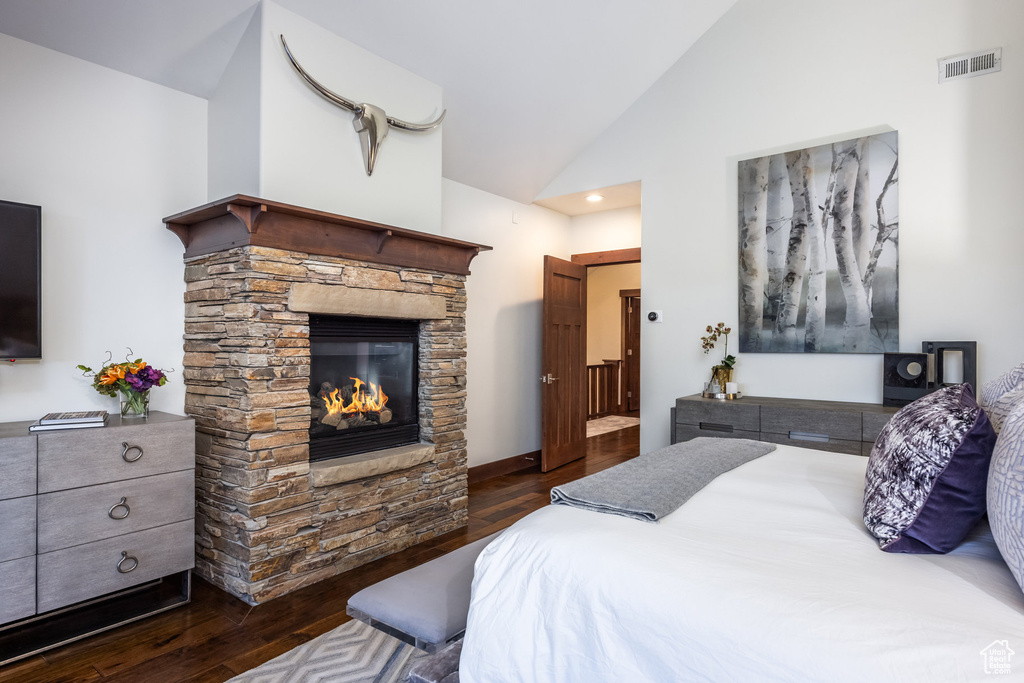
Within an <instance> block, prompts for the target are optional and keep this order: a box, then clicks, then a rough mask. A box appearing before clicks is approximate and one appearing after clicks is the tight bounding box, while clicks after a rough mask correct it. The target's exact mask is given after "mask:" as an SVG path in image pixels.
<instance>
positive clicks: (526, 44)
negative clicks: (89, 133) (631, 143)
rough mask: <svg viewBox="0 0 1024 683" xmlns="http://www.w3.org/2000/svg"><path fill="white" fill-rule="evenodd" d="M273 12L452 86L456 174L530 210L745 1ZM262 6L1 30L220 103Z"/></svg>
mask: <svg viewBox="0 0 1024 683" xmlns="http://www.w3.org/2000/svg"><path fill="white" fill-rule="evenodd" d="M275 1H276V2H277V3H278V4H279V5H281V6H283V7H285V8H286V9H289V10H291V11H293V12H295V13H296V14H299V15H301V16H303V17H305V18H307V19H309V20H311V21H313V22H315V23H317V24H320V25H321V26H323V27H325V28H326V29H328V30H330V31H332V32H333V33H335V34H337V35H339V36H341V37H342V38H345V39H347V40H349V41H351V42H353V43H355V44H357V45H359V46H361V47H363V48H365V49H367V50H369V51H370V52H373V53H374V54H376V55H378V56H380V57H383V58H385V59H387V60H389V61H391V62H394V63H395V64H398V65H399V66H401V67H403V68H405V69H407V70H409V71H411V72H413V73H415V74H417V75H419V76H421V77H423V78H426V79H427V80H429V81H432V82H434V83H436V84H438V85H440V86H441V87H442V88H443V90H444V102H445V107H446V108H447V109H448V116H447V118H446V119H445V122H444V142H443V173H444V176H445V177H447V178H450V179H452V180H455V181H457V182H460V183H464V184H466V185H470V186H472V187H476V188H479V189H482V190H486V191H488V192H492V193H494V194H497V195H501V196H504V197H508V198H510V199H514V200H517V201H520V202H524V203H527V202H530V201H532V200H533V199H534V198H536V197H537V195H538V194H539V193H540V192H541V191H542V190H543V189H544V187H546V186H547V184H548V183H549V182H550V181H551V180H553V179H554V178H555V177H556V176H557V175H558V173H559V172H560V171H561V170H562V169H564V168H565V166H566V165H568V164H569V162H570V161H572V159H573V158H575V157H576V156H577V155H578V154H579V153H580V152H582V151H583V150H584V149H585V148H586V147H587V145H589V144H590V143H591V142H592V141H593V140H594V139H596V138H597V137H598V136H599V135H600V134H601V132H602V131H604V130H605V129H606V128H607V127H608V126H609V125H610V124H611V123H612V122H614V121H615V119H617V118H618V117H619V116H620V115H621V114H622V113H623V112H624V111H625V110H626V109H627V108H629V106H630V105H631V104H632V103H633V102H634V101H636V99H637V98H638V97H639V96H640V95H641V94H642V93H643V92H644V91H645V90H647V89H648V88H649V87H650V86H651V85H652V84H653V83H654V82H655V81H656V80H657V79H658V78H659V77H660V76H661V75H662V74H663V73H664V72H665V71H666V70H667V69H668V68H669V67H670V66H671V65H672V64H674V63H675V62H676V61H677V60H678V59H679V58H680V57H681V56H682V55H683V53H684V52H686V50H687V49H689V48H690V46H691V45H693V43H694V42H695V41H696V40H697V39H699V38H700V36H701V35H702V34H703V33H704V32H705V31H707V29H708V28H709V27H710V26H711V25H712V24H713V23H714V22H715V21H717V20H718V19H719V18H720V17H721V16H722V14H724V13H725V12H726V11H727V10H728V9H729V8H730V7H731V6H732V5H733V4H734V3H735V2H736V0H486V1H483V2H482V1H481V0H443V1H437V2H425V1H424V0H275ZM257 4H258V3H257V0H2V2H0V33H6V34H8V35H11V36H14V37H16V38H21V39H23V40H27V41H29V42H32V43H36V44H38V45H42V46H44V47H48V48H51V49H54V50H58V51H60V52H64V53H66V54H69V55H72V56H75V57H79V58H81V59H85V60H88V61H90V62H95V63H96V64H100V65H103V66H106V67H109V68H111V69H116V70H117V71H121V72H124V73H128V74H131V75H134V76H138V77H140V78H144V79H146V80H149V81H153V82H156V83H160V84H162V85H166V86H168V87H171V88H175V89H178V90H182V91H185V92H188V93H191V94H193V95H197V96H199V97H208V96H209V95H210V93H211V92H212V91H213V89H214V88H215V87H216V85H217V82H218V81H219V79H220V77H221V74H222V73H223V71H224V68H225V66H226V65H227V63H228V60H229V59H230V57H231V55H232V53H233V52H234V50H235V47H236V46H237V44H238V41H239V40H240V39H241V36H242V33H243V32H244V30H245V27H246V25H247V24H248V22H249V19H250V18H251V17H252V15H253V13H254V12H255V10H256V5H257ZM40 87H46V84H45V83H41V84H40ZM353 97H356V98H358V94H354V95H353Z"/></svg>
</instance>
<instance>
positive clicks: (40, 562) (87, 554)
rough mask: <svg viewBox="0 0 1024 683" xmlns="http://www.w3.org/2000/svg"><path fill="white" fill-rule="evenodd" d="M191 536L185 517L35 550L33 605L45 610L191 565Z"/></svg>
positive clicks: (119, 588)
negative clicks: (39, 551)
mask: <svg viewBox="0 0 1024 683" xmlns="http://www.w3.org/2000/svg"><path fill="white" fill-rule="evenodd" d="M194 536H195V525H194V524H193V522H192V521H191V520H189V521H186V522H176V523H175V524H168V525H166V526H160V527H156V528H155V529H147V530H145V531H138V532H135V533H133V534H126V535H124V536H117V537H115V538H108V539H106V540H103V541H95V542H93V543H87V544H85V545H76V546H74V547H72V548H65V549H63V550H56V551H54V552H52V553H44V554H41V555H38V556H37V558H36V560H37V564H36V574H37V579H38V585H37V601H38V610H39V612H40V613H42V612H48V611H50V610H53V609H57V608H58V607H64V606H66V605H71V604H74V603H76V602H81V601H82V600H88V599H89V598H94V597H97V596H100V595H105V594H107V593H112V592H114V591H117V590H121V589H124V588H130V587H131V586H135V585H138V584H140V583H145V582H147V581H152V580H154V579H158V578H160V577H162V576H166V575H168V574H173V573H175V572H181V571H185V570H186V569H191V568H192V566H193V565H194V564H195V541H194ZM122 553H127V555H126V556H125V555H123V554H122ZM133 558H134V559H137V560H138V564H137V565H135V563H134V562H133ZM119 564H120V567H121V569H120V570H119V569H118V565H119ZM133 566H134V568H133ZM124 570H130V571H124Z"/></svg>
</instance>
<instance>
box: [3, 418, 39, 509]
mask: <svg viewBox="0 0 1024 683" xmlns="http://www.w3.org/2000/svg"><path fill="white" fill-rule="evenodd" d="M35 492H36V435H35V434H29V435H27V436H12V437H9V438H4V439H0V500H3V499H5V498H20V497H21V496H31V495H33V494H35Z"/></svg>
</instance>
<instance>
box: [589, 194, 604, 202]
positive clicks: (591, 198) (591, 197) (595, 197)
mask: <svg viewBox="0 0 1024 683" xmlns="http://www.w3.org/2000/svg"><path fill="white" fill-rule="evenodd" d="M602 199H604V197H603V196H601V195H599V194H588V195H587V201H588V202H599V201H601V200H602Z"/></svg>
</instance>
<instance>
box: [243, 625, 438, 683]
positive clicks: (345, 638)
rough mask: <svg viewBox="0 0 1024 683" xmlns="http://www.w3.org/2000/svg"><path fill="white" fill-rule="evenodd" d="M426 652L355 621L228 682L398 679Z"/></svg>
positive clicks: (375, 682)
mask: <svg viewBox="0 0 1024 683" xmlns="http://www.w3.org/2000/svg"><path fill="white" fill-rule="evenodd" d="M426 655H427V653H426V652H423V651H422V650H417V649H416V648H414V647H413V646H412V645H408V644H406V643H403V642H402V641H400V640H398V639H397V638H392V637H391V636H389V635H387V634H386V633H382V632H380V631H378V630H377V629H375V628H373V627H372V626H367V625H366V624H364V623H363V622H361V621H357V620H355V619H353V620H352V621H347V622H345V623H344V624H342V625H341V626H339V627H338V628H336V629H334V630H333V631H328V632H327V633H325V634H323V635H322V636H318V637H316V638H314V639H313V640H311V641H309V642H308V643H303V644H302V645H299V646H298V647H296V648H293V649H291V650H289V651H288V652H285V653H284V654H283V655H281V656H280V657H276V658H274V659H271V660H270V661H269V662H266V663H265V664H261V665H260V666H258V667H256V668H255V669H252V670H251V671H246V672H245V673H244V674H241V675H240V676H235V677H234V678H232V679H231V680H230V681H229V682H228V683H400V682H401V681H404V680H405V678H406V674H407V673H408V671H409V669H410V668H411V667H412V666H413V665H414V664H415V663H416V661H417V660H418V659H420V658H421V657H425V656H426Z"/></svg>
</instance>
